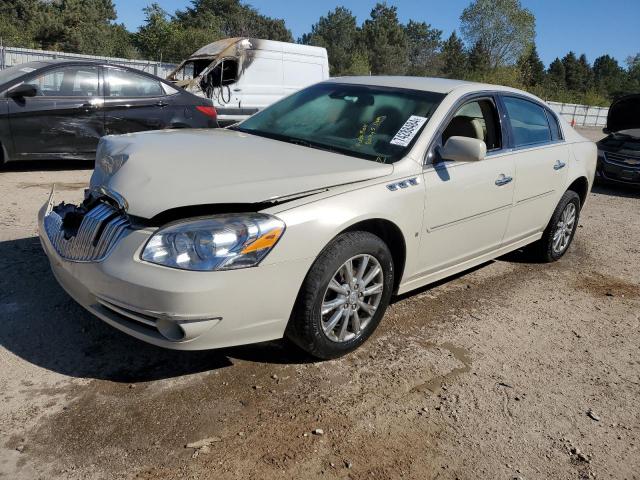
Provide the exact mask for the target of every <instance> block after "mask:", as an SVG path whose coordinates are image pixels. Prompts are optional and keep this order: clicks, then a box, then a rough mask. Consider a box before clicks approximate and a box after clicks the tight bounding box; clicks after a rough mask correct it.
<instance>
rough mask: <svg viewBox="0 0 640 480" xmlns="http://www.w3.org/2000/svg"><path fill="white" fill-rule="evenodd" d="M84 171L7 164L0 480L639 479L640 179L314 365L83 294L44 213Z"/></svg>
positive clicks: (433, 290) (404, 303)
mask: <svg viewBox="0 0 640 480" xmlns="http://www.w3.org/2000/svg"><path fill="white" fill-rule="evenodd" d="M89 175H90V171H89V170H86V169H84V167H82V166H78V165H74V164H62V165H60V164H58V165H56V166H55V167H51V166H47V165H19V166H15V167H13V168H12V169H10V171H8V172H4V173H0V205H2V209H1V210H0V226H1V227H2V228H1V229H0V282H1V284H0V285H1V287H2V288H1V289H0V401H1V403H0V478H7V479H12V480H13V479H16V480H20V479H29V480H30V479H36V478H42V479H45V478H46V479H50V478H64V479H119V478H137V479H149V480H150V479H173V478H195V479H216V480H218V479H232V478H264V479H288V478H291V479H300V478H304V479H309V478H341V479H343V478H349V479H371V478H376V479H396V478H407V479H435V478H438V479H454V478H459V479H477V478H487V479H499V478H504V479H512V478H523V479H534V478H540V479H543V478H554V479H586V478H615V479H622V478H627V479H632V478H640V473H639V472H640V404H639V403H638V398H639V396H640V355H639V350H638V345H640V317H639V315H640V308H639V307H640V269H639V268H638V266H639V265H640V246H639V245H640V242H638V240H639V239H640V216H639V215H638V214H637V212H638V207H639V205H640V193H638V192H634V191H628V190H621V189H615V188H609V187H603V186H597V187H596V188H595V189H594V193H592V194H591V195H590V198H589V200H588V203H587V205H586V207H585V210H584V211H583V215H582V217H581V221H580V227H579V230H578V233H577V237H576V240H575V242H574V244H573V246H572V247H571V249H570V251H569V252H568V254H567V255H566V256H565V257H564V258H563V259H562V260H561V261H560V262H557V263H555V264H551V265H544V264H536V263H531V262H530V261H529V260H528V259H527V257H526V255H524V254H523V253H515V254H511V255H509V256H507V257H504V258H500V259H498V260H496V261H493V262H489V263H487V264H486V265H484V266H482V267H481V268H477V269H474V270H473V271H470V272H467V273H465V274H464V275H460V276H457V277H456V278H453V279H448V280H447V281H444V282H441V283H439V284H437V285H435V286H432V287H430V288H427V289H423V290H421V291H419V292H416V293H414V294H412V295H408V296H404V297H402V298H399V299H397V300H396V302H395V303H394V304H393V305H392V306H391V307H390V309H389V310H388V313H387V315H386V317H385V319H384V320H383V322H382V324H381V326H380V328H379V329H378V332H377V333H376V334H375V335H374V336H373V337H372V338H371V339H370V341H369V342H367V343H366V344H365V345H364V346H363V347H362V348H361V349H360V350H358V351H357V352H356V353H354V354H352V355H350V356H348V357H346V358H343V359H340V360H336V361H330V362H317V363H314V362H310V361H309V360H308V359H307V358H305V357H304V356H302V355H300V354H298V353H297V352H295V351H294V350H293V349H291V348H290V347H288V346H287V345H286V344H284V343H283V342H271V343H266V344H260V345H253V346H247V347H241V348H233V349H225V350H218V351H209V352H172V351H166V350H161V349H158V348H155V347H152V346H148V345H146V344H143V343H140V342H138V341H136V340H133V339H131V338H129V337H127V336H125V335H123V334H121V333H119V332H118V331H116V330H114V329H112V328H110V327H109V326H107V325H105V324H103V323H102V322H101V321H100V320H98V319H96V318H94V317H92V316H91V315H90V314H88V313H86V312H85V311H84V310H83V309H81V308H80V307H79V306H77V305H76V304H75V303H74V302H73V301H72V300H70V299H69V297H68V296H67V295H66V294H65V293H64V292H63V291H62V290H61V288H60V287H58V285H57V284H56V282H55V280H54V278H53V277H52V275H51V273H50V270H49V266H48V264H47V260H46V258H45V256H44V254H43V253H42V251H41V249H40V245H39V242H38V239H37V236H36V225H35V215H36V212H37V210H38V208H39V207H40V206H41V205H42V204H43V203H44V201H45V200H46V198H47V195H48V191H49V189H50V184H51V183H52V182H56V184H57V185H58V188H59V189H63V190H67V193H68V198H69V199H71V200H73V199H74V198H80V197H81V195H82V188H83V186H84V185H85V183H86V182H87V179H88V177H89ZM200 440H203V441H202V442H200V443H199V444H196V445H192V446H191V447H185V445H187V444H191V443H192V442H196V441H200Z"/></svg>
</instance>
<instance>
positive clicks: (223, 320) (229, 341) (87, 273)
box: [38, 205, 312, 350]
mask: <svg viewBox="0 0 640 480" xmlns="http://www.w3.org/2000/svg"><path fill="white" fill-rule="evenodd" d="M48 207H50V206H49V205H45V206H43V207H42V209H41V210H40V213H39V215H38V226H39V233H40V240H41V242H42V246H43V248H44V251H45V253H46V254H47V256H48V258H49V262H50V264H51V269H52V271H53V274H54V275H55V277H56V279H57V280H58V282H59V283H60V285H61V286H62V287H63V288H64V289H65V290H66V291H67V293H68V294H69V295H70V296H71V297H72V298H73V299H74V300H76V301H77V302H78V303H79V304H80V305H82V306H83V307H84V308H86V309H87V310H88V311H89V312H91V313H92V314H94V315H95V316H97V317H99V318H100V319H102V320H104V321H105V322H107V323H108V324H110V325H112V326H113V327H115V328H117V329H118V330H121V331H123V332H125V333H127V334H129V335H131V336H133V337H136V338H138V339H140V340H143V341H145V342H148V343H151V344H154V345H157V346H160V347H165V348H171V349H175V350H206V349H211V348H221V347H228V346H233V345H242V344H248V343H255V342H262V341H267V340H274V339H278V338H282V336H283V335H284V330H285V328H286V325H287V322H288V320H289V316H290V314H291V310H292V308H293V304H294V302H295V299H296V296H297V294H298V290H299V288H300V285H301V284H302V281H303V280H304V277H305V275H306V273H307V270H308V268H309V267H310V263H311V261H312V260H308V259H306V260H300V261H293V262H281V263H275V264H270V265H265V264H262V265H260V266H258V267H254V268H244V269H238V270H229V271H218V272H194V271H185V270H178V269H173V268H168V267H163V266H159V265H154V264H151V263H147V262H143V261H142V260H140V252H141V250H142V248H143V246H144V245H145V243H146V241H147V240H148V239H149V237H150V236H151V234H152V233H153V231H152V230H151V229H147V230H129V231H127V233H126V234H124V235H123V236H122V238H121V239H120V240H119V242H118V243H117V245H115V246H114V248H113V249H112V251H111V252H110V253H109V255H108V256H107V257H106V258H104V259H103V260H102V261H96V262H91V261H89V262H87V261H84V262H83V261H73V260H67V259H65V258H63V257H62V256H61V255H60V254H59V253H58V251H57V250H56V249H55V248H54V246H53V244H52V242H51V240H50V238H49V235H48V234H47V231H46V229H45V216H46V214H47V211H48Z"/></svg>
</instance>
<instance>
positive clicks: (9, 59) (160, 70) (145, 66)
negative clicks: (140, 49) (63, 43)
mask: <svg viewBox="0 0 640 480" xmlns="http://www.w3.org/2000/svg"><path fill="white" fill-rule="evenodd" d="M53 59H66V60H93V61H100V62H104V63H110V64H113V65H122V66H125V67H130V68H135V69H137V70H142V71H143V72H147V73H152V74H154V75H157V76H158V77H161V78H165V77H166V76H167V75H168V74H169V73H171V72H172V71H173V70H174V69H175V68H176V65H174V64H172V63H162V62H152V61H149V60H131V59H128V58H117V57H102V56H98V55H81V54H79V53H66V52H55V51H51V50H34V49H31V48H20V47H8V46H0V70H4V69H5V68H8V67H12V66H14V65H20V64H21V63H26V62H32V61H35V60H53Z"/></svg>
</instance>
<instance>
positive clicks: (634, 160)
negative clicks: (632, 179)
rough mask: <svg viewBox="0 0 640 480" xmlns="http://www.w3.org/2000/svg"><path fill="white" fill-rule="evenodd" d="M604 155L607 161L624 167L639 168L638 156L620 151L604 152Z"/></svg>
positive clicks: (639, 158) (639, 160)
mask: <svg viewBox="0 0 640 480" xmlns="http://www.w3.org/2000/svg"><path fill="white" fill-rule="evenodd" d="M604 156H605V158H606V160H607V162H609V163H613V164H614V165H618V166H620V167H625V168H640V156H638V157H634V156H631V155H624V154H621V153H611V152H604Z"/></svg>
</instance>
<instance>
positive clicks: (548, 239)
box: [533, 190, 581, 262]
mask: <svg viewBox="0 0 640 480" xmlns="http://www.w3.org/2000/svg"><path fill="white" fill-rule="evenodd" d="M580 206H581V202H580V197H579V196H578V194H577V193H576V192H574V191H573V190H567V191H566V192H564V195H562V198H561V199H560V202H558V206H557V207H556V209H555V210H554V212H553V215H552V216H551V220H550V221H549V224H548V225H547V228H546V229H545V230H544V233H543V234H542V238H541V239H540V240H538V241H537V242H536V243H534V244H533V247H534V248H533V253H534V254H535V255H536V257H537V259H538V260H540V261H542V262H555V261H556V260H559V259H560V258H562V256H563V255H564V254H565V253H566V252H567V250H568V249H569V246H570V245H571V242H572V241H573V237H574V235H575V233H576V228H578V222H579V220H580ZM571 211H573V222H572V223H571V225H570V226H569V225H567V224H565V223H564V222H565V220H567V217H564V216H563V215H566V214H567V213H569V214H570V212H571ZM569 218H570V217H569ZM561 224H562V225H564V230H563V231H564V234H559V231H560V229H561V228H562V227H561ZM557 235H562V236H563V239H561V240H560V241H559V238H558V236H557ZM565 242H566V243H565Z"/></svg>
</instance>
